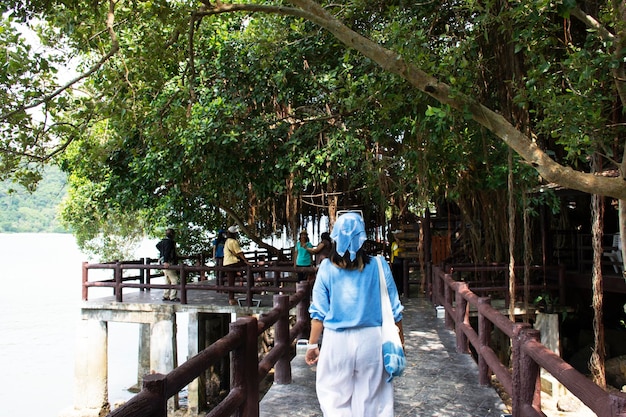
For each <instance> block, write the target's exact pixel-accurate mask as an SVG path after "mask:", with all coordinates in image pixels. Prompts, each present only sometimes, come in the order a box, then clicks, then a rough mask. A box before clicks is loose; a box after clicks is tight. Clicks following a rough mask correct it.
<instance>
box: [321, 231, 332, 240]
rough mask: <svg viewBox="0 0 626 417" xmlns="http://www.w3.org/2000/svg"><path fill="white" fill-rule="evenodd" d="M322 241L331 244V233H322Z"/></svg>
mask: <svg viewBox="0 0 626 417" xmlns="http://www.w3.org/2000/svg"><path fill="white" fill-rule="evenodd" d="M322 240H328V241H329V242H330V233H328V232H324V233H322Z"/></svg>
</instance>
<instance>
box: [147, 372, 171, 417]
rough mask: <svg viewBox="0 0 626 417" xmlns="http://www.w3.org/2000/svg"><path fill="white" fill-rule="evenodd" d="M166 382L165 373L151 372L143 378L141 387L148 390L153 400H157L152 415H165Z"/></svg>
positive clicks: (155, 416) (165, 416) (161, 416)
mask: <svg viewBox="0 0 626 417" xmlns="http://www.w3.org/2000/svg"><path fill="white" fill-rule="evenodd" d="M166 383H167V380H166V375H163V374H151V375H146V376H145V377H144V378H143V389H145V390H147V391H149V392H150V394H152V395H153V396H154V397H153V398H154V399H155V401H158V404H157V405H156V411H155V413H154V414H152V416H153V417H167V397H166V396H165V392H166V390H167V387H166ZM153 404H154V403H153Z"/></svg>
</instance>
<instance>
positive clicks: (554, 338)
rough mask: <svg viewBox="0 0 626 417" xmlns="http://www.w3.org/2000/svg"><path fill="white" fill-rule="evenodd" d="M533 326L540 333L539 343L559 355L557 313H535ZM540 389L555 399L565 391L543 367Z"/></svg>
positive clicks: (559, 343) (559, 338)
mask: <svg viewBox="0 0 626 417" xmlns="http://www.w3.org/2000/svg"><path fill="white" fill-rule="evenodd" d="M533 327H534V328H535V329H537V330H539V332H540V333H541V344H542V345H544V346H545V347H547V348H548V349H550V350H551V351H553V352H554V353H556V354H557V355H559V356H561V342H560V340H561V337H560V331H559V315H558V314H546V313H537V316H536V318H535V324H534V326H533ZM541 390H542V391H544V392H546V393H548V394H550V395H551V396H552V398H553V399H554V400H556V401H558V400H559V398H560V397H562V396H563V395H565V393H566V389H565V387H564V386H563V384H561V383H560V382H559V381H558V380H557V379H556V378H555V377H553V376H552V375H550V373H548V372H547V371H545V370H544V369H543V368H542V369H541Z"/></svg>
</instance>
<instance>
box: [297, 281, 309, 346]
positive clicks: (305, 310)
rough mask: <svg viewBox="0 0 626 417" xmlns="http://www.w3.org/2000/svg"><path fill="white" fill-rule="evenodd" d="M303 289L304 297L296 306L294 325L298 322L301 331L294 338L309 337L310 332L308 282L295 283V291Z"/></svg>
mask: <svg viewBox="0 0 626 417" xmlns="http://www.w3.org/2000/svg"><path fill="white" fill-rule="evenodd" d="M298 291H305V293H304V297H302V300H300V302H299V303H298V305H297V306H296V325H298V324H300V323H302V324H300V327H301V328H302V331H301V332H300V333H299V334H298V335H297V336H296V339H303V338H306V339H308V338H309V334H310V332H311V316H310V315H309V304H310V298H311V290H310V284H309V283H308V282H298V283H297V284H296V292H298Z"/></svg>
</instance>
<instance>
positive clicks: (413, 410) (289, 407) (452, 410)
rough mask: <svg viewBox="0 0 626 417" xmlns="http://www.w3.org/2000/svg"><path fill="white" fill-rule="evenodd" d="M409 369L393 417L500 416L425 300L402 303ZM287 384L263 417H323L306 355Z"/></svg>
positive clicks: (268, 398) (491, 393)
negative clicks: (290, 381)
mask: <svg viewBox="0 0 626 417" xmlns="http://www.w3.org/2000/svg"><path fill="white" fill-rule="evenodd" d="M403 304H404V306H405V311H404V319H403V323H402V324H403V326H404V334H405V344H406V355H407V369H406V370H405V372H404V375H403V376H402V377H400V378H396V379H394V389H395V415H396V417H400V416H411V417H426V416H428V417H461V416H462V417H500V415H501V414H506V413H507V411H506V408H505V406H504V404H503V403H502V400H501V399H500V397H499V396H498V394H497V393H496V391H495V390H494V389H493V388H491V387H481V386H479V385H478V368H477V365H476V363H475V362H474V360H473V359H472V358H471V357H470V355H465V354H460V353H456V351H455V338H454V333H453V332H452V331H450V330H446V329H445V327H444V323H443V319H438V318H437V317H436V312H435V309H434V307H433V305H432V304H431V303H430V301H429V300H428V299H426V298H424V297H418V298H411V299H405V300H403ZM292 379H293V382H292V383H291V384H289V385H277V384H273V385H272V387H271V388H270V390H269V391H268V392H267V394H266V395H265V397H264V398H263V400H262V401H261V405H260V407H261V410H260V415H261V417H277V416H278V417H287V416H307V417H321V416H322V413H321V411H320V408H319V404H318V401H317V397H316V394H315V368H314V367H313V368H310V367H308V366H307V365H306V364H305V363H304V357H303V356H296V357H295V358H294V359H293V361H292Z"/></svg>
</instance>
